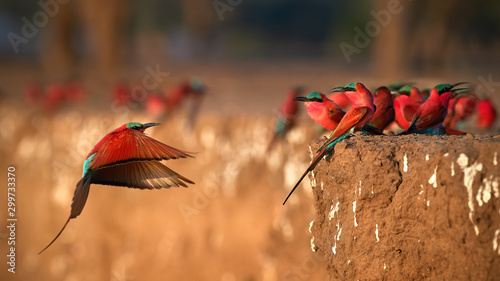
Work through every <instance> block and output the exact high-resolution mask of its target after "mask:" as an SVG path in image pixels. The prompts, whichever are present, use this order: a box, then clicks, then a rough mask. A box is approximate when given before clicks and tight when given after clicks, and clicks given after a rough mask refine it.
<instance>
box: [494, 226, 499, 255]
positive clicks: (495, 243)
mask: <svg viewBox="0 0 500 281" xmlns="http://www.w3.org/2000/svg"><path fill="white" fill-rule="evenodd" d="M498 240H500V229H497V230H495V234H494V235H493V252H496V253H497V254H498V255H500V247H498Z"/></svg>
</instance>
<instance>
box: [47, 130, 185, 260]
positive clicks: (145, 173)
mask: <svg viewBox="0 0 500 281" xmlns="http://www.w3.org/2000/svg"><path fill="white" fill-rule="evenodd" d="M157 125H160V124H159V123H146V124H141V123H137V122H130V123H127V124H124V125H123V126H121V127H119V128H117V129H115V130H114V131H112V132H110V133H109V134H107V135H106V136H104V138H102V139H101V140H100V141H99V142H98V143H97V144H96V145H95V146H94V148H93V149H92V151H90V153H89V155H88V156H87V159H86V160H85V162H84V163H83V176H82V179H81V180H80V181H79V182H78V183H77V184H76V189H75V193H74V195H73V203H72V204H71V213H70V215H69V218H68V220H67V221H66V223H65V224H64V226H63V227H62V229H61V231H59V233H58V234H57V236H56V237H55V238H54V239H53V240H52V242H50V243H49V245H47V247H45V248H44V249H43V250H42V251H40V253H42V252H43V251H45V250H46V249H47V248H48V247H49V246H50V245H52V243H54V241H56V239H57V238H58V237H59V235H61V233H62V232H63V230H64V228H65V227H66V225H67V224H68V223H69V221H70V220H71V219H74V218H76V217H78V215H80V213H81V212H82V210H83V207H84V206H85V202H86V201H87V197H88V194H89V190H90V184H103V185H114V186H124V187H131V188H139V189H153V188H156V189H159V188H169V187H171V186H175V187H179V186H184V187H187V185H186V183H191V184H192V183H193V182H192V181H191V180H189V179H187V178H185V177H183V176H181V175H179V174H178V173H176V172H174V171H172V170H171V169H169V168H168V167H166V166H164V165H163V164H161V162H160V161H161V160H169V159H178V158H186V157H192V156H191V155H190V154H189V153H188V152H185V151H182V150H179V149H176V148H173V147H171V146H168V145H166V144H164V143H161V142H159V141H157V140H155V139H153V138H151V137H148V136H146V135H145V134H144V130H146V129H147V128H149V127H152V126H157ZM40 253H39V254H40Z"/></svg>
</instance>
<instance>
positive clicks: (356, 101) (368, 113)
mask: <svg viewBox="0 0 500 281" xmlns="http://www.w3.org/2000/svg"><path fill="white" fill-rule="evenodd" d="M332 91H344V92H345V93H346V95H347V97H348V98H349V99H350V100H351V102H352V107H351V108H350V109H349V111H347V113H346V114H345V115H344V117H343V118H342V120H340V123H339V124H338V125H337V127H336V128H335V130H334V131H333V133H332V134H331V135H330V137H329V138H328V140H327V141H326V142H325V143H324V144H323V145H322V146H321V148H320V149H319V150H318V154H317V155H316V157H314V159H313V161H312V162H311V164H310V165H309V167H308V168H307V169H306V171H305V172H304V174H302V176H301V177H300V179H299V180H298V182H297V183H296V184H295V186H294V187H293V189H292V191H290V193H289V194H288V196H287V197H286V199H285V201H284V202H283V205H285V203H286V201H287V200H288V198H290V195H292V193H293V192H294V191H295V189H296V188H297V186H298V185H299V184H300V182H301V181H302V180H303V179H304V177H305V176H306V175H307V173H309V172H310V171H312V170H314V168H315V167H316V165H318V163H319V161H320V160H321V158H323V156H324V155H325V154H326V153H328V152H330V151H331V150H332V149H333V147H334V146H335V144H337V143H338V142H339V141H341V140H343V139H344V138H346V137H347V136H348V135H350V134H352V133H354V132H355V131H359V130H361V129H362V128H363V126H365V125H366V124H367V123H368V122H369V121H370V120H371V119H372V117H373V114H374V113H375V105H374V104H373V96H372V93H371V92H370V91H369V90H368V89H367V88H366V87H365V86H364V85H363V84H361V83H359V82H358V83H350V84H348V85H346V86H345V87H337V88H334V89H332Z"/></svg>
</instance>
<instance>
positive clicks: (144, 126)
mask: <svg viewBox="0 0 500 281" xmlns="http://www.w3.org/2000/svg"><path fill="white" fill-rule="evenodd" d="M158 125H161V124H160V123H144V124H142V123H138V122H129V123H127V124H125V127H126V128H127V129H131V130H136V131H139V132H141V133H144V130H146V129H147V128H149V127H153V126H158Z"/></svg>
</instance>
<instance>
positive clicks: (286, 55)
mask: <svg viewBox="0 0 500 281" xmlns="http://www.w3.org/2000/svg"><path fill="white" fill-rule="evenodd" d="M499 12H500V2H498V1H493V0H491V1H489V0H488V1H480V2H477V3H473V2H470V1H465V0H457V1H441V2H436V1H429V0H426V1H424V0H422V1H409V0H401V1H397V0H380V1H321V0H312V1H307V2H305V1H298V0H289V1H272V3H270V2H269V1H262V0H254V1H245V0H212V1H207V0H185V1H158V0H144V1H132V0H125V1H117V0H109V1H95V0H87V1H82V0H72V1H71V0H40V1H35V0H24V1H2V2H1V3H0V34H1V36H0V116H1V120H2V125H3V126H2V129H1V130H0V139H1V146H0V147H1V149H0V159H1V160H0V161H1V162H2V167H3V169H7V167H9V165H13V166H15V167H16V176H17V180H18V181H17V194H16V196H17V201H16V204H18V205H17V207H18V208H17V209H16V210H17V217H18V220H19V221H18V228H17V236H16V239H17V244H16V247H17V248H16V257H17V268H16V274H14V275H12V273H10V272H7V269H6V268H5V269H4V270H2V271H1V272H0V276H2V280H6V279H7V278H9V280H12V278H14V279H15V280H31V279H35V278H36V279H37V280H224V281H229V280H323V279H325V278H326V277H327V270H326V268H325V264H324V263H323V260H322V255H321V254H319V253H314V252H313V251H312V248H314V247H312V245H313V241H311V235H310V233H309V231H308V229H309V226H310V222H311V220H312V218H313V215H314V208H313V198H312V193H311V190H310V184H309V180H305V181H304V183H303V184H301V186H300V188H299V191H298V192H296V194H294V196H292V198H291V201H289V203H287V205H285V206H282V205H281V203H282V200H283V199H284V198H285V196H286V194H287V193H288V191H289V190H290V189H291V187H292V186H293V184H294V183H295V181H296V180H297V178H298V176H299V175H300V174H301V173H302V172H303V169H305V167H306V166H307V164H308V163H309V161H310V152H309V149H308V144H309V143H310V142H311V141H312V140H314V139H317V138H319V137H320V136H321V132H318V131H317V130H316V129H315V128H314V125H313V122H312V121H311V120H309V118H308V117H307V116H306V114H304V110H302V114H301V115H300V116H299V117H298V122H297V124H296V126H295V127H294V128H293V129H292V130H291V131H290V132H289V133H288V134H287V136H286V137H284V138H283V139H282V140H280V141H279V142H278V143H277V144H276V145H275V146H274V148H273V150H271V151H268V150H266V148H267V146H268V144H269V141H270V139H271V137H272V134H273V130H274V126H275V125H274V122H275V119H276V115H277V114H278V112H279V109H280V105H281V103H282V101H283V100H284V98H285V96H286V94H287V93H288V92H289V91H291V89H292V88H293V87H294V86H297V85H300V86H302V87H303V88H304V89H305V92H304V94H307V93H309V92H312V91H316V90H317V91H323V92H328V90H329V89H330V88H331V87H332V86H336V85H344V84H347V83H349V82H353V81H361V82H363V83H365V85H367V86H369V87H378V86H380V85H386V84H389V83H392V82H397V81H399V82H415V83H417V86H419V87H420V86H421V87H431V86H434V85H435V84H437V83H455V82H460V81H468V82H471V83H473V84H475V85H476V86H477V87H478V88H477V91H478V93H480V94H481V95H484V96H488V97H489V98H490V99H491V101H492V102H493V104H494V105H496V107H497V108H498V106H499V105H500V94H499V91H500V69H499V68H498V65H499V63H500V52H499V51H500V18H499V17H498V14H499ZM497 81H498V82H497ZM188 92H189V94H188ZM174 97H178V99H179V100H181V98H182V99H184V98H185V101H183V102H180V101H179V102H174V101H176V99H175V98H174ZM165 103H166V104H167V107H168V109H164V108H163V105H164V104H165ZM130 121H137V122H152V121H161V122H162V123H163V126H160V127H156V128H154V129H151V130H150V131H149V135H151V136H153V137H154V138H156V139H158V140H160V141H162V142H165V143H167V144H169V145H172V146H174V147H177V148H180V149H183V150H187V151H194V152H198V154H196V158H194V159H182V160H176V161H167V162H164V163H165V164H166V165H168V166H169V167H170V168H172V169H174V170H175V171H177V172H179V173H180V174H182V175H184V176H186V177H187V178H189V179H191V180H193V181H195V182H196V184H195V185H193V186H190V187H189V188H188V189H172V190H155V191H140V190H130V189H124V188H118V187H104V186H93V187H92V188H91V189H92V191H91V193H90V196H89V200H88V202H87V206H86V207H85V209H84V211H83V213H82V215H81V216H80V217H78V218H77V219H76V220H73V221H71V222H70V224H69V225H68V227H67V229H66V231H65V232H64V233H63V234H62V236H61V237H60V238H59V240H58V241H57V242H56V243H55V244H54V245H52V246H51V248H49V249H48V250H47V251H46V252H45V253H43V254H42V255H37V253H38V252H39V251H40V250H41V249H42V248H43V247H44V246H45V245H46V244H47V243H48V242H49V241H50V240H51V239H52V238H53V237H54V235H55V234H56V233H57V231H59V229H60V227H61V226H62V224H63V223H64V221H65V219H66V218H67V215H68V212H69V207H70V204H71V198H72V194H73V190H74V186H75V184H76V183H77V182H78V180H79V179H80V177H81V169H82V165H83V161H84V159H85V158H86V156H87V153H88V152H89V151H90V150H91V148H92V147H93V145H94V144H95V143H97V141H99V140H100V139H101V138H102V137H103V136H104V135H105V134H106V133H108V132H110V131H111V130H113V129H114V128H116V127H119V126H120V125H122V124H124V123H126V122H130ZM470 122H471V123H464V124H463V125H461V129H463V130H465V131H471V132H478V131H476V129H477V128H475V127H474V126H473V125H472V124H473V121H470ZM487 129H488V130H486V131H479V133H485V134H495V133H498V132H499V126H498V122H497V123H495V124H494V125H492V126H490V127H489V128H487ZM5 174H6V173H2V182H4V183H5V182H7V179H6V175H5ZM0 200H1V201H0V207H1V209H2V211H1V212H0V214H2V217H3V218H5V219H6V218H7V214H6V212H4V211H6V210H7V194H6V192H2V194H0ZM4 221H6V220H4ZM0 229H2V230H1V231H0V235H1V236H0V239H1V240H0V242H1V243H0V244H1V245H0V249H1V253H2V256H3V258H2V260H4V261H5V262H6V261H7V258H6V254H4V253H7V244H6V241H5V239H7V237H8V235H9V233H7V232H6V231H7V230H6V228H5V227H3V228H0ZM5 262H4V263H3V264H4V266H3V267H5V265H6V263H5Z"/></svg>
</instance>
